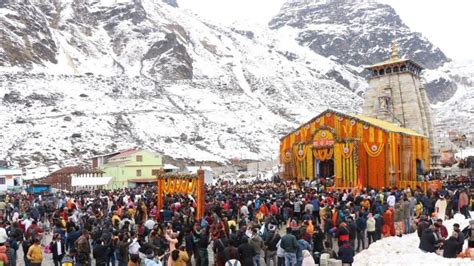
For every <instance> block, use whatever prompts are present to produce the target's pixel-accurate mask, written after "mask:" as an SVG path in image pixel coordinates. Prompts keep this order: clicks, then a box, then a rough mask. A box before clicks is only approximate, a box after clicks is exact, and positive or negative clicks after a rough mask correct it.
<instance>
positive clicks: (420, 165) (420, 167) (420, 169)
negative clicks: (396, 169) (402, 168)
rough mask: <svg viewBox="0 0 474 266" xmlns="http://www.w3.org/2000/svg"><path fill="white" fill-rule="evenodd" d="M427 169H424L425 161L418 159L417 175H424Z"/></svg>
mask: <svg viewBox="0 0 474 266" xmlns="http://www.w3.org/2000/svg"><path fill="white" fill-rule="evenodd" d="M424 173H425V170H424V169H423V161H422V160H418V159H416V175H417V176H419V175H424Z"/></svg>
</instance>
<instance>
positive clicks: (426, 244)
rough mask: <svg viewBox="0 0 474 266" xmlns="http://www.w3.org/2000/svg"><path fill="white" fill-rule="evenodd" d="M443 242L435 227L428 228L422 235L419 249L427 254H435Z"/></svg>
mask: <svg viewBox="0 0 474 266" xmlns="http://www.w3.org/2000/svg"><path fill="white" fill-rule="evenodd" d="M441 241H442V240H441V239H440V238H439V236H438V234H437V233H436V229H435V225H431V226H430V227H428V228H426V229H425V230H424V231H423V234H422V235H421V240H420V245H419V248H420V249H421V250H423V251H425V252H435V251H436V246H437V245H438V243H440V242H441Z"/></svg>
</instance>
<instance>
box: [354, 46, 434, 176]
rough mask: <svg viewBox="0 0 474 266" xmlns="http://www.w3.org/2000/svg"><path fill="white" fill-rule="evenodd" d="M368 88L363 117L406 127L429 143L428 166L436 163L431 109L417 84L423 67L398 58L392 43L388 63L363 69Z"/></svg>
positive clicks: (424, 93)
mask: <svg viewBox="0 0 474 266" xmlns="http://www.w3.org/2000/svg"><path fill="white" fill-rule="evenodd" d="M367 69H368V70H369V71H370V77H369V79H368V83H369V89H368V91H367V93H366V95H365V102H364V106H363V114H364V115H366V116H370V117H374V118H377V119H380V120H384V121H387V122H390V123H394V124H397V125H398V126H401V127H405V128H409V129H411V130H414V131H416V132H418V133H421V134H422V135H424V136H427V137H428V138H429V140H430V153H431V166H432V168H433V167H436V166H437V165H438V161H439V156H440V155H439V149H438V145H437V142H436V139H435V136H434V131H433V123H432V119H431V108H430V103H429V101H428V97H427V95H426V90H425V88H424V87H423V84H422V83H421V79H420V75H421V72H422V70H423V67H422V66H420V65H419V64H417V63H416V62H414V61H412V60H410V59H404V58H400V57H399V55H398V50H397V46H396V44H395V43H392V54H391V57H390V59H389V60H387V61H385V62H381V63H378V64H375V65H372V66H369V67H367Z"/></svg>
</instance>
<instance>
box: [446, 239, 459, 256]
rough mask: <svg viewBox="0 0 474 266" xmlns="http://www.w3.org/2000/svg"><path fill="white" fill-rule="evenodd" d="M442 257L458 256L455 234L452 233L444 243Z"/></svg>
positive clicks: (457, 243)
mask: <svg viewBox="0 0 474 266" xmlns="http://www.w3.org/2000/svg"><path fill="white" fill-rule="evenodd" d="M443 249H444V250H443V257H445V258H456V257H457V255H458V249H459V241H458V238H457V234H456V233H453V235H451V237H449V238H448V240H446V241H444V244H443Z"/></svg>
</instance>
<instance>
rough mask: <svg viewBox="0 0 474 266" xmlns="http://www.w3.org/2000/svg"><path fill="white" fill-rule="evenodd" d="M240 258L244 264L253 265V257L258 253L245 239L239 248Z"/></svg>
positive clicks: (243, 265) (244, 265)
mask: <svg viewBox="0 0 474 266" xmlns="http://www.w3.org/2000/svg"><path fill="white" fill-rule="evenodd" d="M238 251H239V260H240V262H241V264H242V266H253V257H255V255H257V252H256V251H255V248H254V247H253V246H252V245H250V244H249V243H248V240H247V241H243V243H242V244H240V246H239V248H238Z"/></svg>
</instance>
